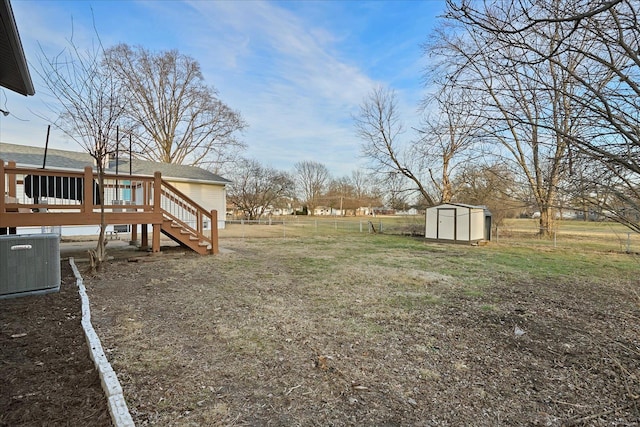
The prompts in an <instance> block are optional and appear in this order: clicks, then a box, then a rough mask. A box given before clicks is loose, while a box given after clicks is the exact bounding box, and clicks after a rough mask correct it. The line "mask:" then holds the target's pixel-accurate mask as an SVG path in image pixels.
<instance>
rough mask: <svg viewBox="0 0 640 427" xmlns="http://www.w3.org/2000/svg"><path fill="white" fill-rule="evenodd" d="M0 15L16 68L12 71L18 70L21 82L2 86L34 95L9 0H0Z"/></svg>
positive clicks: (23, 93)
mask: <svg viewBox="0 0 640 427" xmlns="http://www.w3.org/2000/svg"><path fill="white" fill-rule="evenodd" d="M0 17H2V25H3V26H4V30H5V33H6V35H7V42H8V43H9V46H10V49H11V53H12V56H13V59H14V60H15V64H16V66H17V70H13V71H17V72H18V74H19V75H20V82H21V83H22V85H19V86H16V85H14V84H11V83H9V84H6V85H5V83H3V86H5V87H6V88H7V89H10V90H12V91H14V92H17V93H19V94H21V95H25V96H29V95H35V93H36V91H35V89H34V87H33V82H32V81H31V74H29V67H28V66H27V59H26V58H25V56H24V50H23V49H22V42H21V41H20V34H19V33H18V26H17V25H16V21H15V18H14V16H13V10H12V9H11V4H10V3H9V0H0Z"/></svg>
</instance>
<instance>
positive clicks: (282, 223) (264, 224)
mask: <svg viewBox="0 0 640 427" xmlns="http://www.w3.org/2000/svg"><path fill="white" fill-rule="evenodd" d="M345 233H347V234H353V233H360V234H402V235H412V236H419V235H424V217H423V216H420V217H412V216H409V217H393V218H390V217H387V218H381V217H331V218H320V217H302V216H283V217H270V218H264V219H259V220H251V221H250V220H227V221H226V225H225V229H224V230H221V234H220V235H221V237H225V236H226V237H278V236H281V237H302V236H311V235H330V234H345Z"/></svg>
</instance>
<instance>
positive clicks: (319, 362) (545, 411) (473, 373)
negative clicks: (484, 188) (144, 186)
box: [85, 225, 640, 426]
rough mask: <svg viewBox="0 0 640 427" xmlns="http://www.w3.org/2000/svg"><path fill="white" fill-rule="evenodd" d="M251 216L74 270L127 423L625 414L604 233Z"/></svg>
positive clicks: (617, 311) (631, 333)
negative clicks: (120, 391)
mask: <svg viewBox="0 0 640 427" xmlns="http://www.w3.org/2000/svg"><path fill="white" fill-rule="evenodd" d="M238 227H240V225H238ZM251 227H274V226H273V225H272V226H268V225H266V226H251ZM248 228H250V227H247V228H245V229H244V231H243V234H244V237H243V235H237V234H235V233H237V232H238V231H239V230H240V229H238V228H236V229H228V230H226V231H223V232H222V233H221V241H220V246H221V247H222V248H225V249H228V250H230V252H228V253H224V254H221V255H218V256H210V257H200V256H197V255H191V254H189V253H184V254H182V253H181V252H177V251H171V252H167V253H165V254H164V255H160V256H157V257H155V258H152V259H153V261H150V262H140V263H126V262H119V263H113V264H111V265H109V266H108V267H107V269H106V271H105V272H104V273H102V274H101V275H100V276H96V277H93V278H87V279H86V280H85V284H86V286H87V288H88V291H89V297H90V299H91V301H92V313H93V316H94V325H95V326H96V329H97V330H98V332H99V335H100V337H101V339H102V340H103V346H104V347H105V349H107V353H108V355H109V358H110V360H111V362H112V365H113V367H114V369H115V370H116V372H117V373H118V376H119V378H120V380H121V382H122V385H123V388H124V392H125V397H126V399H127V402H128V404H129V407H130V410H131V412H132V415H133V417H134V420H135V421H136V424H137V425H145V424H157V425H202V426H205V425H287V426H289V425H321V426H326V425H603V426H604V425H638V424H639V423H640V410H639V406H640V400H639V398H640V397H639V396H640V375H638V372H640V278H639V275H638V272H639V271H640V268H639V267H640V258H639V257H638V256H637V255H635V254H627V253H625V252H624V251H621V250H619V249H620V247H619V246H618V247H617V249H616V246H615V245H613V246H610V245H608V244H606V245H605V244H600V243H598V238H595V239H594V238H588V239H587V237H584V238H583V239H584V240H578V239H576V240H573V243H569V242H570V239H568V238H567V239H566V242H565V241H559V242H557V243H556V246H553V245H552V244H548V242H541V241H540V239H537V238H535V237H526V238H523V239H521V240H519V241H518V242H517V243H516V242H509V241H507V239H506V238H505V240H502V241H500V242H498V243H492V244H489V245H488V246H485V247H471V246H461V245H445V244H434V243H426V242H425V241H424V240H423V239H416V238H410V237H400V236H390V235H384V234H369V233H366V232H364V233H359V232H356V233H341V232H339V231H337V230H335V232H334V233H333V234H332V233H329V232H328V231H327V232H326V233H325V234H323V235H319V234H317V233H316V231H315V230H313V231H310V232H308V233H306V234H300V235H293V234H285V233H284V232H283V233H282V234H280V233H278V234H277V235H276V236H273V237H271V238H253V237H249V235H248V234H249V233H248V231H247V229H248ZM283 229H284V230H285V231H286V229H285V228H284V227H282V229H281V230H283ZM255 230H258V229H257V228H254V229H253V231H252V233H253V232H254V231H255ZM266 230H267V232H268V231H269V230H270V229H266ZM512 232H513V233H515V231H512ZM258 235H259V233H258ZM267 235H268V233H267ZM232 236H233V237H232Z"/></svg>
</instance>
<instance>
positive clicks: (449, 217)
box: [425, 204, 485, 242]
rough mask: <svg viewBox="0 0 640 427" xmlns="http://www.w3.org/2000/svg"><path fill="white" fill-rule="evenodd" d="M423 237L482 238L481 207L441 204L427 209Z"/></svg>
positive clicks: (467, 239) (444, 238)
mask: <svg viewBox="0 0 640 427" xmlns="http://www.w3.org/2000/svg"><path fill="white" fill-rule="evenodd" d="M425 222H426V224H425V238H427V239H438V240H451V241H454V240H455V241H462V242H469V241H475V240H483V239H484V222H485V213H484V209H483V208H481V207H470V206H460V205H455V204H442V205H439V206H432V207H430V208H428V209H427V212H426V221H425Z"/></svg>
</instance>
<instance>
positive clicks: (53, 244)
mask: <svg viewBox="0 0 640 427" xmlns="http://www.w3.org/2000/svg"><path fill="white" fill-rule="evenodd" d="M58 290H60V237H59V236H58V235H57V234H51V233H46V234H23V235H8V236H7V235H5V236H0V298H12V297H18V296H23V295H33V294H42V293H48V292H57V291H58Z"/></svg>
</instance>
